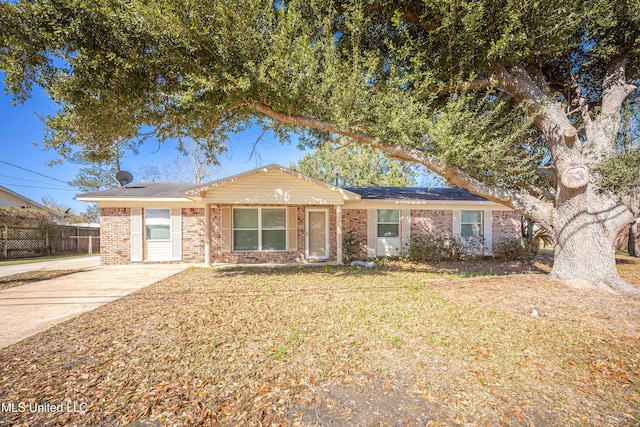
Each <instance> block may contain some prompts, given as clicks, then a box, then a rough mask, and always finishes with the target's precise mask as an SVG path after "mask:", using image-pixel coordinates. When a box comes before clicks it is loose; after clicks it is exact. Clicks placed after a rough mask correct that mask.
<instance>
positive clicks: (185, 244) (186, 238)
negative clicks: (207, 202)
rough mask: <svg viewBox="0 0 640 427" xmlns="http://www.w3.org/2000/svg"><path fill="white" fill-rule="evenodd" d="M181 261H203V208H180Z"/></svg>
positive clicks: (199, 262)
mask: <svg viewBox="0 0 640 427" xmlns="http://www.w3.org/2000/svg"><path fill="white" fill-rule="evenodd" d="M182 261H183V262H191V263H197V264H202V263H204V208H182Z"/></svg>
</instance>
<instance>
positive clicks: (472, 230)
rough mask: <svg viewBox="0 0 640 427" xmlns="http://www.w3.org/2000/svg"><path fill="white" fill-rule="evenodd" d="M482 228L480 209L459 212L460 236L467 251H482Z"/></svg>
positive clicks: (474, 252) (477, 252)
mask: <svg viewBox="0 0 640 427" xmlns="http://www.w3.org/2000/svg"><path fill="white" fill-rule="evenodd" d="M483 228H484V227H483V223H482V211H462V212H460V237H461V238H462V244H463V246H464V250H465V251H466V252H467V253H470V254H481V253H482V248H483V245H484V238H483V236H482V230H483Z"/></svg>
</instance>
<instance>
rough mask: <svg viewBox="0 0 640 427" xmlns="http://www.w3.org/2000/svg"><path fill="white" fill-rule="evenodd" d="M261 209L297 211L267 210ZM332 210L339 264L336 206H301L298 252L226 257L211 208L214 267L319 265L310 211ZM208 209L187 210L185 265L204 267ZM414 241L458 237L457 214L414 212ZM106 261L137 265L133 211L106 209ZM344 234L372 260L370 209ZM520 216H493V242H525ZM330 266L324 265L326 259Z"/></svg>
mask: <svg viewBox="0 0 640 427" xmlns="http://www.w3.org/2000/svg"><path fill="white" fill-rule="evenodd" d="M261 207H291V206H283V205H264V206H261ZM309 208H327V209H328V211H329V247H330V258H329V259H328V260H327V261H330V262H335V261H336V259H337V240H336V209H335V206H329V207H327V206H296V210H297V218H296V219H297V249H296V250H295V251H287V252H233V251H231V252H222V251H221V239H222V230H221V225H222V218H221V209H220V206H218V207H216V208H211V262H212V263H246V264H251V263H297V262H301V263H302V262H314V261H313V260H307V259H306V257H305V246H306V241H305V240H306V239H305V225H306V210H307V209H309ZM204 221H205V215H204V209H203V208H182V262H189V263H198V264H199V263H203V262H204ZM410 223H411V230H410V237H411V238H414V237H417V236H421V235H424V234H425V233H432V234H434V235H440V236H445V235H451V234H453V211H451V210H422V209H412V210H411V222H410ZM100 228H101V230H100V234H101V239H100V258H101V262H102V264H105V265H116V264H131V209H130V208H102V209H100ZM342 230H343V234H352V235H353V236H354V237H356V238H357V239H358V240H359V241H360V244H359V245H358V246H357V248H356V250H355V253H354V259H366V258H367V250H366V243H367V210H366V209H343V211H342ZM520 230H521V229H520V215H519V214H518V213H516V212H511V211H494V212H492V231H493V239H492V241H493V243H494V244H495V243H496V242H499V241H501V240H504V239H511V238H519V237H520V235H521V231H520ZM322 261H324V260H322Z"/></svg>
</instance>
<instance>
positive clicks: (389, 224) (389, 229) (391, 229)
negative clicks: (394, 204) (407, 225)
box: [378, 209, 400, 237]
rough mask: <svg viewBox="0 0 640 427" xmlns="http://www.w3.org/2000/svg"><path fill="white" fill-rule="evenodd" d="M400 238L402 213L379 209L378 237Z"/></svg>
mask: <svg viewBox="0 0 640 427" xmlns="http://www.w3.org/2000/svg"><path fill="white" fill-rule="evenodd" d="M399 236H400V211H399V210H398V209H378V237H399Z"/></svg>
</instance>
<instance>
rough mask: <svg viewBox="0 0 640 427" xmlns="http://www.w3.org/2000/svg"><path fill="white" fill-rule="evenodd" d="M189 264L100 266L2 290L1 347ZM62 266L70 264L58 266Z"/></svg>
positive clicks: (176, 271)
mask: <svg viewBox="0 0 640 427" xmlns="http://www.w3.org/2000/svg"><path fill="white" fill-rule="evenodd" d="M188 267H189V266H188V265H186V264H169V265H158V264H155V265H118V266H98V267H93V268H89V269H86V270H84V271H80V272H78V273H73V274H69V275H67V276H62V277H58V278H55V279H51V280H43V281H41V282H35V283H31V284H28V285H23V286H17V287H15V288H9V289H5V290H4V291H0V348H4V347H7V346H9V345H11V344H14V343H17V342H19V341H22V340H23V339H25V338H27V337H30V336H32V335H35V334H37V333H39V332H42V331H45V330H47V329H49V328H50V327H51V326H53V325H56V324H58V323H61V322H64V321H65V320H68V319H71V318H73V317H75V316H77V315H79V314H80V313H84V312H86V311H90V310H93V309H95V308H97V307H99V306H101V305H103V304H106V303H108V302H111V301H115V300H117V299H118V298H121V297H123V296H125V295H128V294H130V293H132V292H134V291H136V290H138V289H141V288H144V287H145V286H149V285H151V284H153V283H156V282H158V281H160V280H163V279H166V278H167V277H170V276H173V275H174V274H176V273H179V272H181V271H182V270H184V269H186V268H188ZM3 268H5V267H3ZM62 268H69V267H60V266H59V267H57V269H62ZM14 274H15V273H14Z"/></svg>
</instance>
